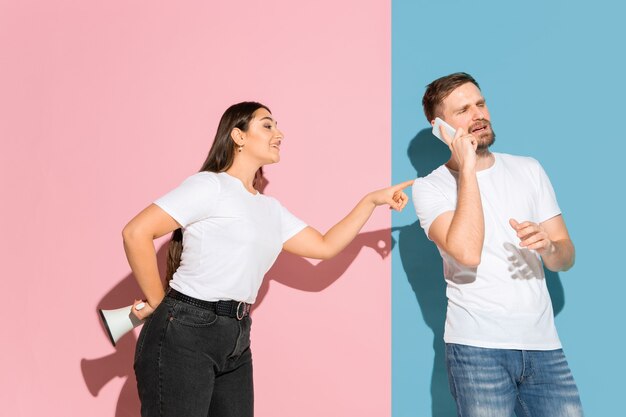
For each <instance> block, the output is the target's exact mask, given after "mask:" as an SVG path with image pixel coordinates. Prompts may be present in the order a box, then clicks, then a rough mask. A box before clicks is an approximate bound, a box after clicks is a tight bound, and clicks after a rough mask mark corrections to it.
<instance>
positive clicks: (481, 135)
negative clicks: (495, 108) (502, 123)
mask: <svg viewBox="0 0 626 417" xmlns="http://www.w3.org/2000/svg"><path fill="white" fill-rule="evenodd" d="M484 127H488V130H486V131H484V132H476V130H479V129H481V128H484ZM469 133H472V134H474V135H475V136H476V142H477V147H476V153H477V154H478V155H486V154H489V147H490V146H491V145H493V144H494V142H495V141H496V132H494V131H493V129H492V128H491V122H490V121H489V120H480V121H478V122H476V123H474V124H473V125H471V126H470V128H469Z"/></svg>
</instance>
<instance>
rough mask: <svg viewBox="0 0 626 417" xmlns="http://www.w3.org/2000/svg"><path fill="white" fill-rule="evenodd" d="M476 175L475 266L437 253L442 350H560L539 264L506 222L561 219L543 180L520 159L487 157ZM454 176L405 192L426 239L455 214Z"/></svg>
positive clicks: (440, 171) (444, 172)
mask: <svg viewBox="0 0 626 417" xmlns="http://www.w3.org/2000/svg"><path fill="white" fill-rule="evenodd" d="M494 156H495V163H494V165H493V166H491V167H490V168H488V169H486V170H483V171H479V172H478V173H477V178H478V185H479V188H480V195H481V201H482V205H483V212H484V219H485V240H484V244H483V250H482V254H481V263H480V265H479V266H478V267H477V268H469V267H466V266H463V265H461V264H459V263H457V262H456V261H455V260H454V259H453V258H452V256H450V255H448V254H447V253H446V252H444V251H443V250H441V248H439V253H441V257H442V258H443V267H444V268H443V271H444V277H445V279H446V282H447V289H446V295H447V297H448V310H447V314H446V324H445V332H444V340H445V342H446V343H458V344H463V345H470V346H478V347H486V348H500V349H525V350H551V349H558V348H560V347H561V342H560V341H559V337H558V335H557V332H556V328H555V326H554V314H553V312H552V303H551V300H550V295H549V293H548V289H547V286H546V282H545V276H544V272H543V267H542V263H541V258H540V257H539V255H538V254H537V253H536V252H535V251H530V250H528V249H525V248H521V247H520V246H519V242H520V239H519V238H518V237H517V234H516V232H515V230H514V229H513V228H512V227H511V226H510V224H509V219H511V218H513V219H515V220H517V221H518V222H522V221H531V222H535V223H541V222H544V221H546V220H548V219H550V218H552V217H554V216H557V215H559V214H561V211H560V209H559V206H558V204H557V201H556V197H555V195H554V190H553V188H552V185H551V184H550V180H549V179H548V177H547V175H546V173H545V172H544V170H543V168H542V167H541V165H539V163H538V162H537V161H536V160H534V159H532V158H527V157H521V156H513V155H507V154H500V153H494ZM457 178H458V173H456V172H454V171H451V170H449V169H448V168H447V167H446V166H445V165H443V166H441V167H439V168H437V169H436V170H435V171H433V172H432V173H431V174H430V175H428V176H426V177H424V178H418V179H417V180H415V183H414V185H413V202H414V204H415V207H416V211H417V216H418V217H419V220H420V224H421V225H422V227H423V228H424V231H425V232H426V235H428V231H429V228H430V226H431V224H432V223H433V221H434V220H435V219H436V218H437V217H438V216H439V215H441V214H442V213H445V212H448V211H453V210H455V209H456V201H457Z"/></svg>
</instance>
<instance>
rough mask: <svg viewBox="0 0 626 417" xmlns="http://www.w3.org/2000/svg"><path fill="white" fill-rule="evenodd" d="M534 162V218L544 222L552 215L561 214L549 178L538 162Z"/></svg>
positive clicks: (538, 221)
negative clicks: (535, 181)
mask: <svg viewBox="0 0 626 417" xmlns="http://www.w3.org/2000/svg"><path fill="white" fill-rule="evenodd" d="M533 162H534V173H535V177H536V180H537V192H536V199H537V201H536V204H535V219H536V221H537V223H542V222H545V221H546V220H549V219H551V218H552V217H554V216H558V215H559V214H561V208H560V207H559V204H558V202H557V201H556V194H555V193H554V188H553V187H552V183H551V182H550V178H548V175H547V174H546V172H545V171H544V169H543V167H542V166H541V165H540V164H539V162H537V161H535V160H534V159H533Z"/></svg>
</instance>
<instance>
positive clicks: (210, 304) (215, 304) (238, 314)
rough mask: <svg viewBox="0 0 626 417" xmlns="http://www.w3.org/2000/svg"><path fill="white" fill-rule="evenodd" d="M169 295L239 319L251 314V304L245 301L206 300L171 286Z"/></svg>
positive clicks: (221, 314)
mask: <svg viewBox="0 0 626 417" xmlns="http://www.w3.org/2000/svg"><path fill="white" fill-rule="evenodd" d="M167 296H168V297H170V298H173V299H175V300H178V301H182V302H183V303H186V304H190V305H192V306H195V307H200V308H204V309H205V310H211V311H213V312H215V314H217V315H218V316H226V317H232V318H234V319H237V320H241V319H243V318H244V317H246V316H249V315H250V304H248V303H246V302H243V301H235V300H220V301H204V300H198V299H197V298H193V297H190V296H188V295H185V294H183V293H181V292H178V291H176V290H175V289H173V288H170V289H169V290H168V292H167Z"/></svg>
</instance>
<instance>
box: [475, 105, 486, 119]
mask: <svg viewBox="0 0 626 417" xmlns="http://www.w3.org/2000/svg"><path fill="white" fill-rule="evenodd" d="M472 116H473V119H474V120H483V119H484V118H485V112H484V111H483V109H481V108H480V107H474V114H473V115H472Z"/></svg>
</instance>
